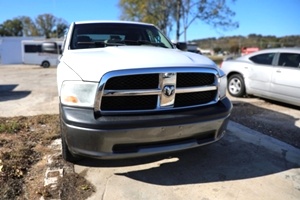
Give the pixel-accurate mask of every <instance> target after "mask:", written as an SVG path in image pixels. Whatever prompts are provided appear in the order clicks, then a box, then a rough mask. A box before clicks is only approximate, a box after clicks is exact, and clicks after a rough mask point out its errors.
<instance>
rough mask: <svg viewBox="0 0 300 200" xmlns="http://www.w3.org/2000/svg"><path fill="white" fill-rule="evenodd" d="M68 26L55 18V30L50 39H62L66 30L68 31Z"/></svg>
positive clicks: (63, 21) (62, 20)
mask: <svg viewBox="0 0 300 200" xmlns="http://www.w3.org/2000/svg"><path fill="white" fill-rule="evenodd" d="M68 27H69V25H68V23H67V22H66V21H65V20H64V19H62V18H57V19H56V29H54V31H53V33H52V37H57V38H60V37H63V36H64V35H65V32H66V30H67V29H68Z"/></svg>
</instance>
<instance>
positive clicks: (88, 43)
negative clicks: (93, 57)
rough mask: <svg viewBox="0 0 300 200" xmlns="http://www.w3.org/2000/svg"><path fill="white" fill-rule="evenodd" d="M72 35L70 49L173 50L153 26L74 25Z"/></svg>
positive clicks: (121, 24) (120, 24) (169, 43)
mask: <svg viewBox="0 0 300 200" xmlns="http://www.w3.org/2000/svg"><path fill="white" fill-rule="evenodd" d="M72 34H73V36H72V41H71V44H70V48H71V49H85V48H101V47H102V48H103V47H107V46H125V45H135V46H136V45H151V46H156V47H163V48H174V47H173V45H172V43H171V42H170V41H169V40H168V39H167V38H166V37H165V36H164V35H163V34H162V33H161V32H160V31H159V30H158V29H157V28H156V27H155V26H152V25H145V24H130V23H93V24H76V25H75V26H74V29H73V33H72Z"/></svg>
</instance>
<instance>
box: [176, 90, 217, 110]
mask: <svg viewBox="0 0 300 200" xmlns="http://www.w3.org/2000/svg"><path fill="white" fill-rule="evenodd" d="M216 95H217V91H216V90H213V91H206V92H193V93H182V94H176V97H175V105H174V107H175V108H176V107H184V106H194V105H200V104H206V103H209V102H210V101H213V100H215V98H216Z"/></svg>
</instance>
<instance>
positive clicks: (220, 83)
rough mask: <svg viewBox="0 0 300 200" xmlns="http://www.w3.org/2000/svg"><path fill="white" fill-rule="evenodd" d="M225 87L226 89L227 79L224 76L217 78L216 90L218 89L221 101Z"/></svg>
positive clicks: (224, 94) (224, 93)
mask: <svg viewBox="0 0 300 200" xmlns="http://www.w3.org/2000/svg"><path fill="white" fill-rule="evenodd" d="M226 87H227V77H226V75H225V74H223V76H221V77H219V79H218V88H219V99H222V98H224V97H225V96H226Z"/></svg>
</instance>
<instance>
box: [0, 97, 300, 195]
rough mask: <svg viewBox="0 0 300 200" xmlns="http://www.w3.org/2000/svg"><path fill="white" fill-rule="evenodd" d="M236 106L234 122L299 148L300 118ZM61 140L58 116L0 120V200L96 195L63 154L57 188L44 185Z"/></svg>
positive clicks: (242, 104) (241, 104)
mask: <svg viewBox="0 0 300 200" xmlns="http://www.w3.org/2000/svg"><path fill="white" fill-rule="evenodd" d="M262 103H263V104H270V105H271V103H270V102H264V101H262ZM258 104H259V103H258ZM233 105H234V108H233V111H232V115H231V120H233V121H235V122H238V123H240V124H242V125H245V126H247V127H249V128H251V129H254V130H256V131H259V132H262V133H264V134H267V135H269V136H272V137H275V138H277V139H279V140H282V141H284V142H286V143H288V144H290V145H293V146H295V147H297V148H300V134H299V127H297V126H295V125H294V124H295V121H296V120H299V119H294V118H292V117H291V116H289V115H285V114H281V113H279V112H276V111H272V110H268V109H265V108H262V107H260V106H259V105H253V104H249V103H246V102H241V101H234V102H233ZM295 109H296V111H297V109H299V108H295ZM59 137H60V136H59V117H58V115H38V116H31V117H11V118H0V149H1V152H0V185H1V188H0V199H3V200H6V199H39V198H40V197H44V199H53V198H54V197H57V196H59V197H60V198H61V199H86V198H87V197H89V196H90V195H91V194H92V193H93V192H94V187H93V185H91V184H90V183H89V182H87V181H86V180H85V179H84V178H83V175H81V174H76V173H74V171H73V165H72V164H70V163H67V162H65V161H64V160H63V159H62V157H61V155H59V156H57V157H56V158H55V160H54V162H53V163H52V165H55V166H60V167H62V168H64V169H65V170H64V176H63V177H62V178H60V179H59V181H58V185H57V187H56V188H54V189H53V188H50V187H48V186H44V176H45V170H46V168H47V167H49V166H47V165H48V163H47V162H46V158H47V155H50V154H53V149H52V148H51V147H50V146H49V145H50V144H51V143H52V142H53V141H54V140H55V139H57V138H59Z"/></svg>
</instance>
